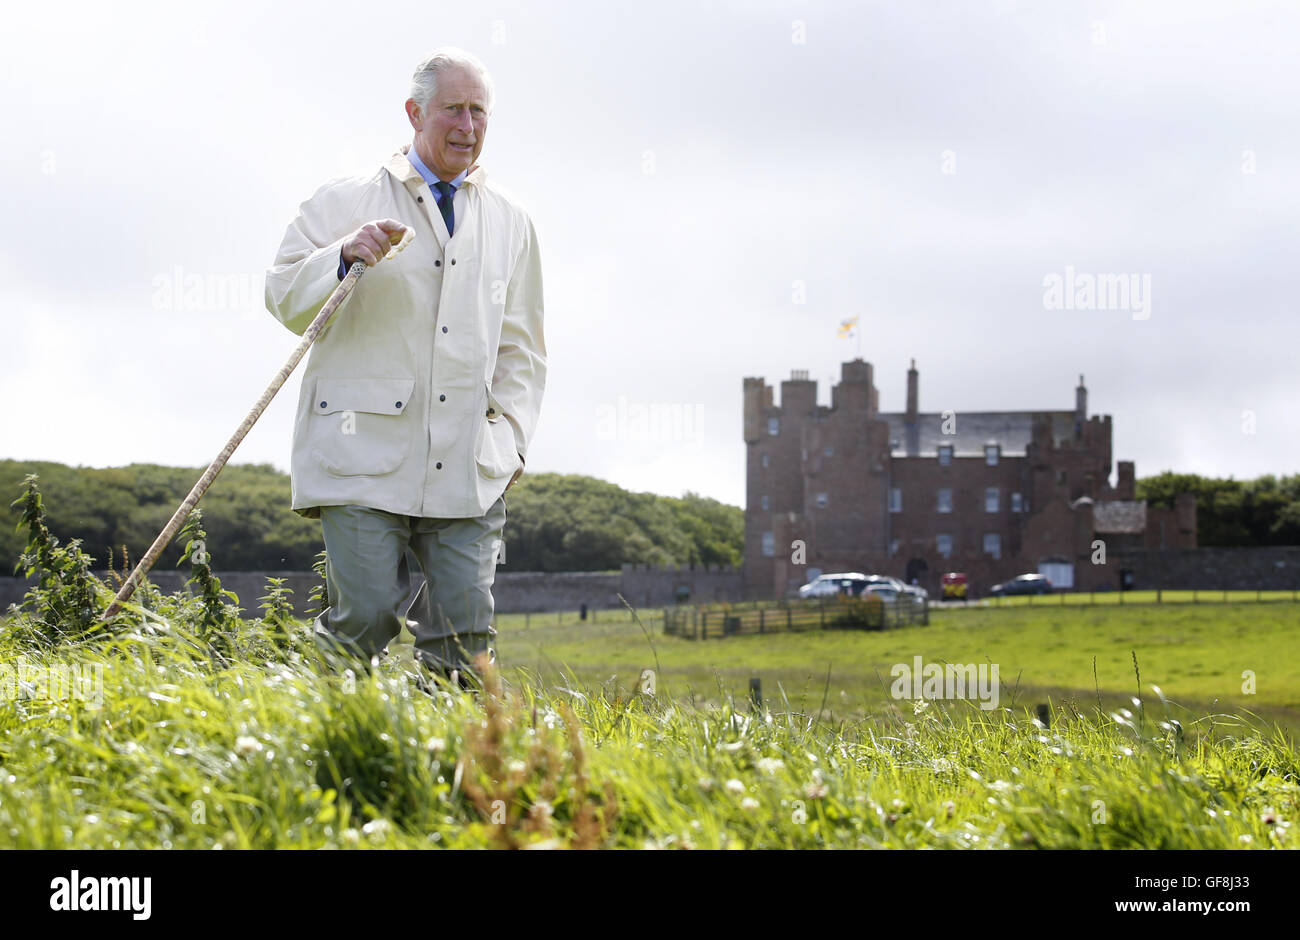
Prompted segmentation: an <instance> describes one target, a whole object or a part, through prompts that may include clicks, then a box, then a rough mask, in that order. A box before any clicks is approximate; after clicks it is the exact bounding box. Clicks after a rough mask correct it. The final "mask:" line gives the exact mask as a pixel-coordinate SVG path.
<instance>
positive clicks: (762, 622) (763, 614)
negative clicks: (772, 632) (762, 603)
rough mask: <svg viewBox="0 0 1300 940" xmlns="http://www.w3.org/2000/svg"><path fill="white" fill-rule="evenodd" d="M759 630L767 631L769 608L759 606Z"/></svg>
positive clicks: (761, 631)
mask: <svg viewBox="0 0 1300 940" xmlns="http://www.w3.org/2000/svg"><path fill="white" fill-rule="evenodd" d="M758 632H759V633H766V632H767V608H766V607H762V608H759V611H758Z"/></svg>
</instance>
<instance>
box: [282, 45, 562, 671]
mask: <svg viewBox="0 0 1300 940" xmlns="http://www.w3.org/2000/svg"><path fill="white" fill-rule="evenodd" d="M491 112H492V83H491V79H490V77H489V76H488V74H487V72H486V70H485V69H484V68H483V65H482V64H481V63H480V62H479V61H478V60H477V59H476V58H474V57H473V56H471V55H469V54H468V53H466V52H463V51H461V50H458V49H450V48H446V49H439V50H437V51H435V52H434V53H433V54H432V55H430V56H429V57H428V58H427V59H426V60H425V61H424V62H422V63H421V64H420V66H419V67H418V68H417V69H416V71H415V75H414V77H413V78H412V81H411V96H410V98H408V99H407V101H406V115H407V118H408V119H409V120H410V123H411V127H412V128H413V129H414V139H413V140H412V143H411V145H410V146H409V147H405V146H404V147H402V148H401V150H400V151H398V152H396V153H394V154H393V156H392V157H391V159H389V161H388V163H387V164H386V165H384V166H383V167H382V168H381V169H379V170H378V171H376V172H375V173H373V174H372V175H370V176H368V177H363V178H354V179H343V180H336V181H332V182H330V183H327V184H325V185H324V186H323V187H321V189H319V190H318V191H317V192H316V194H315V195H313V196H312V197H311V198H310V199H308V200H307V201H306V202H305V203H303V204H302V206H301V207H300V209H299V213H298V217H297V218H296V219H294V221H293V223H292V224H291V225H290V226H289V228H288V230H287V231H286V232H285V236H284V241H283V242H282V243H281V245H280V251H279V254H278V255H277V256H276V259H275V265H274V266H273V267H272V268H271V269H270V270H269V271H268V272H267V277H266V303H267V307H268V309H269V310H270V311H271V312H272V313H273V314H274V315H275V316H276V317H277V318H278V319H279V320H280V321H281V322H282V323H283V324H284V325H285V326H286V327H288V328H289V329H290V330H292V331H294V332H295V333H299V334H301V333H302V332H303V331H304V330H305V329H306V328H307V326H308V324H309V323H310V322H311V320H312V317H314V316H315V315H316V313H318V312H319V311H320V309H321V307H322V306H324V303H325V301H326V299H327V298H328V297H329V295H330V293H331V291H332V290H333V288H334V287H335V286H336V285H337V284H338V282H339V281H340V280H341V279H342V278H343V277H344V276H345V274H346V272H347V269H348V267H349V266H350V265H351V264H352V263H353V262H354V261H356V260H358V259H359V260H361V261H364V262H365V263H366V265H367V266H369V268H370V269H369V270H367V272H366V275H365V277H363V278H362V279H361V281H360V282H358V284H357V287H356V289H355V290H354V291H353V293H352V296H351V297H350V298H349V300H348V302H347V304H346V305H345V306H344V307H343V308H342V309H341V310H340V311H339V312H338V313H337V314H336V315H335V318H334V320H333V321H332V323H331V324H330V327H329V328H328V330H326V332H325V333H324V334H323V335H322V336H321V337H320V339H318V340H317V342H316V344H315V345H314V346H313V348H312V351H311V358H310V360H309V361H308V365H307V370H306V372H305V374H304V375H303V380H302V394H301V396H300V398H299V402H298V416H297V423H296V425H295V427H294V442H293V464H292V470H293V508H294V510H296V511H297V512H299V513H301V514H302V515H305V516H309V517H312V518H316V517H319V518H320V520H321V531H322V534H323V535H324V538H325V550H326V556H327V559H328V560H327V566H326V580H327V584H328V601H329V608H328V609H327V610H326V611H325V612H324V613H322V614H321V616H320V617H319V618H318V619H317V622H316V632H317V636H318V639H320V640H322V641H323V642H325V643H326V644H328V645H340V646H343V647H344V648H346V649H348V650H351V651H353V652H355V653H357V654H359V655H361V656H363V657H365V658H367V659H369V658H370V657H372V656H376V655H381V654H382V653H383V652H384V651H385V649H386V648H387V646H388V644H389V642H390V641H391V640H392V639H393V638H394V637H396V636H397V634H398V631H399V630H400V629H401V626H402V623H403V616H404V611H403V610H402V609H401V608H402V606H403V603H404V601H405V600H406V598H407V596H408V593H409V587H408V585H407V583H406V580H407V579H406V576H407V573H408V568H409V564H408V560H407V559H408V558H410V559H414V560H415V561H417V562H418V564H419V566H420V568H421V569H422V570H423V572H424V575H425V578H426V587H427V593H425V592H423V591H422V593H421V596H420V597H418V598H417V600H416V603H415V604H413V605H412V606H411V610H410V613H409V616H410V618H411V619H410V620H409V621H408V622H409V624H410V625H411V627H412V630H413V632H414V634H415V652H416V657H417V658H418V659H419V661H420V662H421V663H422V664H423V665H424V666H425V667H427V668H428V669H430V670H432V671H435V672H440V673H442V674H443V675H444V676H447V677H448V678H453V679H455V678H458V676H457V673H459V674H460V675H459V678H461V680H462V681H463V677H464V673H465V670H466V669H467V667H469V666H470V665H471V664H472V662H473V660H474V657H476V656H477V655H478V654H480V653H486V654H488V656H489V657H492V656H494V653H493V652H492V650H491V646H490V638H491V636H492V634H493V633H494V632H495V631H494V630H493V628H492V626H491V621H492V613H493V607H494V604H493V598H492V584H493V580H494V578H495V574H496V565H497V562H498V554H499V550H500V549H501V533H502V528H503V526H504V524H505V519H506V507H505V498H504V493H505V491H506V490H508V489H509V488H510V486H512V485H513V484H514V482H515V480H517V479H518V478H519V475H520V474H521V473H522V472H523V465H524V459H525V457H526V456H527V453H528V447H529V445H530V444H531V443H532V438H533V429H534V428H535V427H536V425H537V417H538V413H539V411H540V409H541V403H542V392H543V388H544V386H545V381H546V344H545V340H544V338H543V334H542V270H541V258H540V255H539V252H538V247H537V236H536V233H535V232H534V230H533V224H532V221H531V220H530V219H529V217H528V215H527V214H526V213H525V212H524V210H523V209H522V208H521V207H520V206H519V205H518V204H517V203H516V202H514V201H513V200H512V199H510V198H509V197H508V196H507V195H505V194H504V193H503V192H501V191H500V190H499V189H497V188H496V187H494V186H491V185H489V184H488V182H487V177H486V174H485V173H484V171H483V170H482V168H481V167H479V165H478V163H477V160H478V156H479V153H480V152H481V151H482V149H483V139H484V137H485V136H486V134H487V124H488V117H489V115H490V114H491ZM408 226H409V227H411V228H413V229H414V230H415V236H416V237H415V240H414V241H413V242H412V243H411V246H410V247H409V248H408V249H406V250H405V251H404V252H402V253H401V254H396V255H393V256H392V257H391V258H389V259H385V258H384V255H385V253H386V252H387V251H388V249H389V247H390V246H391V245H393V244H396V242H397V241H398V240H399V239H400V238H401V236H402V235H403V233H404V232H405V230H406V228H407V227H408Z"/></svg>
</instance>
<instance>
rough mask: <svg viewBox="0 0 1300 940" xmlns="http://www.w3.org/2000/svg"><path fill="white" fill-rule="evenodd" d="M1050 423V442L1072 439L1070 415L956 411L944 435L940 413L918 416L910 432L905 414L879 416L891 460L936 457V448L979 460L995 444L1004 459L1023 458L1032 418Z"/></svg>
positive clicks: (1072, 425) (1062, 412)
mask: <svg viewBox="0 0 1300 940" xmlns="http://www.w3.org/2000/svg"><path fill="white" fill-rule="evenodd" d="M1037 416H1042V417H1045V418H1047V419H1049V420H1050V421H1051V423H1052V439H1053V441H1054V442H1055V443H1057V444H1061V443H1063V442H1065V441H1070V440H1073V439H1074V421H1075V414H1074V412H1073V411H959V412H956V414H955V415H953V416H952V417H953V418H954V419H955V424H956V426H955V427H954V428H953V430H954V431H955V433H953V434H944V433H943V425H944V413H942V412H922V413H920V414H918V415H917V416H916V425H915V427H914V429H912V428H909V426H908V424H907V414H906V413H905V412H901V411H897V412H888V413H886V412H881V413H880V417H881V419H883V420H885V421H888V422H889V439H890V441H891V442H893V443H892V446H891V448H890V455H891V456H893V457H937V456H938V454H939V446H940V445H951V446H952V448H953V456H954V457H983V456H984V446H985V445H986V444H999V445H1001V447H1002V453H1003V455H1004V456H1007V457H1023V456H1025V454H1026V452H1027V448H1028V447H1029V443H1030V442H1031V441H1032V440H1033V437H1034V418H1035V417H1037Z"/></svg>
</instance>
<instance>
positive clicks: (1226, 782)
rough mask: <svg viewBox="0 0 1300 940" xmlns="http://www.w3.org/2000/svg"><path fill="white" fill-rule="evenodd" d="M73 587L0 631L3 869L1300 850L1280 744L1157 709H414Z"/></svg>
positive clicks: (296, 652)
mask: <svg viewBox="0 0 1300 940" xmlns="http://www.w3.org/2000/svg"><path fill="white" fill-rule="evenodd" d="M74 561H75V559H74ZM69 570H70V572H71V575H72V576H71V577H70V578H69V580H67V581H58V582H56V581H50V582H49V583H48V584H45V586H44V587H43V588H41V590H44V591H45V592H46V593H45V594H43V595H40V596H38V597H35V598H33V599H31V603H30V604H28V605H25V607H24V608H22V609H17V610H12V611H11V612H10V614H9V616H8V617H7V619H6V620H5V621H4V623H3V624H2V625H0V626H2V629H0V847H3V848H42V849H47V848H90V849H97V848H193V849H247V848H348V849H353V848H355V849H365V848H371V847H400V848H428V847H444V848H471V847H472V848H479V847H493V848H816V847H836V848H1271V847H1292V846H1293V845H1294V844H1295V836H1294V835H1293V826H1292V822H1293V820H1294V819H1295V817H1296V815H1297V811H1298V810H1300V806H1298V805H1297V803H1298V793H1300V760H1298V759H1297V754H1296V752H1295V751H1294V750H1293V749H1292V748H1291V747H1290V746H1289V745H1288V743H1287V742H1286V740H1285V739H1284V738H1283V737H1282V736H1281V735H1280V734H1271V733H1269V732H1267V731H1265V730H1263V728H1262V726H1261V725H1258V724H1252V723H1250V722H1242V721H1239V720H1233V721H1228V720H1227V719H1224V718H1220V717H1215V716H1211V717H1209V718H1204V719H1201V718H1192V717H1191V716H1189V715H1188V714H1186V713H1184V712H1182V711H1181V710H1180V709H1179V708H1177V707H1176V706H1175V705H1173V704H1172V703H1170V702H1167V701H1165V700H1164V699H1163V696H1162V695H1160V693H1159V691H1158V690H1155V689H1152V693H1153V694H1151V695H1148V697H1147V700H1146V701H1140V700H1139V701H1137V702H1136V703H1135V705H1134V709H1135V710H1129V709H1127V708H1125V709H1120V710H1117V711H1115V712H1113V713H1106V712H1104V711H1102V710H1101V709H1100V708H1096V709H1089V710H1087V711H1080V710H1076V709H1067V710H1065V711H1058V712H1057V714H1056V715H1054V716H1052V720H1051V727H1050V728H1048V727H1044V726H1043V725H1042V724H1040V723H1038V722H1037V721H1035V720H1033V719H1031V718H1029V717H1028V716H1025V715H1021V714H1018V713H1016V712H1015V711H1013V710H1012V709H1005V708H1004V709H1000V710H993V711H982V710H980V709H979V708H977V707H975V706H973V705H971V706H965V705H961V704H956V705H946V704H944V703H941V702H927V701H924V700H918V701H916V702H905V703H902V704H901V706H895V707H894V708H893V709H892V710H891V711H890V713H888V714H886V715H883V716H874V717H872V718H869V719H864V720H861V721H856V722H852V723H834V724H833V723H830V722H826V721H822V720H820V719H819V717H818V716H819V715H820V714H822V710H821V709H819V710H818V712H817V713H816V714H805V713H803V711H802V710H801V709H798V708H793V707H791V706H790V705H789V703H788V702H784V700H783V702H784V703H783V705H782V706H781V707H780V708H774V709H770V710H769V709H767V708H762V709H756V708H754V707H753V706H750V705H748V704H747V703H742V704H737V703H736V702H735V701H734V700H731V699H730V698H729V697H728V696H726V695H722V696H719V700H718V701H717V702H716V703H714V704H704V703H701V704H696V703H695V702H694V700H692V701H691V702H687V701H683V700H681V699H678V698H673V697H670V696H668V695H666V694H663V695H661V696H656V695H654V694H649V693H642V692H640V691H637V690H636V689H627V690H625V689H621V688H619V687H618V686H617V685H616V684H612V683H611V684H607V685H605V686H593V685H591V684H583V683H581V682H579V681H578V680H577V678H576V677H575V676H573V675H572V674H571V673H570V674H569V676H568V678H567V679H566V680H563V681H561V682H558V683H553V684H550V685H548V684H545V683H543V682H541V681H540V680H539V679H538V678H537V676H536V675H532V674H529V673H527V672H523V671H520V672H518V673H516V674H512V677H511V680H510V682H509V684H506V683H505V682H503V680H502V678H501V677H500V676H499V675H497V674H496V672H495V671H494V670H493V669H491V668H487V669H485V670H484V688H483V690H482V692H481V693H480V694H478V695H474V694H471V693H467V692H461V691H459V690H452V689H450V688H438V689H435V690H433V691H431V692H426V691H422V686H421V685H420V684H419V683H418V682H417V681H416V677H414V676H413V675H410V674H408V672H407V668H408V666H406V665H403V664H402V663H401V662H399V661H398V660H396V658H393V657H390V658H389V659H387V660H386V661H383V662H378V663H370V664H363V663H350V662H348V661H345V660H337V659H332V658H328V657H326V656H324V655H323V654H320V653H318V652H317V651H316V649H315V647H314V645H313V644H311V643H310V641H309V637H308V633H307V628H306V626H305V625H304V624H302V623H301V622H298V621H294V620H292V619H290V618H288V617H287V615H286V613H285V611H286V609H287V600H286V598H285V596H284V594H283V591H282V590H280V589H279V587H280V586H277V585H275V584H272V585H270V586H269V588H268V593H267V596H266V598H264V600H263V605H262V609H263V611H264V616H263V617H262V618H261V619H260V620H241V619H239V618H238V617H237V616H235V615H234V614H232V610H234V607H233V605H232V604H229V603H227V601H228V600H229V598H225V597H224V596H223V595H221V594H220V593H218V592H219V591H220V588H219V585H214V584H210V583H206V582H204V581H203V579H202V578H199V579H198V580H197V581H196V588H198V595H197V596H193V597H191V596H190V595H188V594H177V595H171V596H166V597H164V596H162V595H161V594H159V593H158V592H157V591H156V590H151V589H146V590H145V592H144V597H145V600H146V601H147V603H148V604H149V609H148V611H146V610H145V609H144V608H143V607H141V606H139V605H132V606H130V607H128V609H127V612H126V613H124V614H123V615H122V616H120V617H119V618H117V619H116V620H115V621H114V622H113V624H112V625H110V626H109V627H107V628H94V629H87V628H85V625H84V622H83V623H82V625H81V626H79V627H78V629H77V630H75V631H70V630H64V629H62V628H61V625H60V624H59V623H58V622H57V621H56V620H51V619H50V618H51V617H53V616H54V614H52V613H51V612H52V611H54V612H57V610H58V609H59V608H58V607H57V604H59V603H62V602H63V600H64V599H66V598H67V597H71V598H73V601H74V606H73V608H72V609H73V610H74V612H75V616H77V617H85V612H84V611H83V610H81V609H80V607H78V606H77V605H82V606H84V604H85V603H89V604H90V605H91V607H92V608H97V609H100V610H102V608H103V606H104V605H106V604H107V600H108V596H109V595H110V594H111V591H109V590H108V589H107V588H105V587H104V586H103V585H97V584H89V583H88V582H82V581H80V580H79V578H80V577H81V569H80V567H79V566H78V565H77V564H72V565H71V567H70V569H69ZM87 589H89V592H90V593H89V595H86V593H85V592H86V590H87ZM86 596H89V597H90V598H91V600H90V601H85V600H84V599H85V597H86ZM205 599H206V603H205ZM92 619H93V618H92ZM646 639H647V640H648V641H650V642H648V643H647V648H646V650H645V658H646V660H647V664H649V663H650V662H652V661H653V658H654V656H655V655H656V650H655V649H654V647H653V641H652V640H650V637H649V635H647V637H646ZM68 674H72V675H79V676H83V677H85V676H98V677H102V678H101V680H100V681H99V682H98V683H96V686H95V687H94V688H90V689H87V688H86V687H84V686H78V687H76V688H74V689H69V688H67V687H61V686H60V684H59V683H57V682H55V681H53V680H54V677H56V676H59V675H68ZM1135 681H1136V683H1137V686H1138V689H1139V693H1138V694H1139V696H1141V695H1142V692H1141V691H1140V690H1141V688H1142V685H1141V677H1140V676H1139V675H1136V674H1135ZM642 687H644V686H642ZM660 691H661V692H662V689H661V690H660ZM823 704H824V703H823Z"/></svg>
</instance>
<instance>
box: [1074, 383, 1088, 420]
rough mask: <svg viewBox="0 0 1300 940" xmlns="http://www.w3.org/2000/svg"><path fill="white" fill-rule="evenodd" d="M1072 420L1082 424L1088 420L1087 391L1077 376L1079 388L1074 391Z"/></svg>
mask: <svg viewBox="0 0 1300 940" xmlns="http://www.w3.org/2000/svg"><path fill="white" fill-rule="evenodd" d="M1074 420H1075V421H1077V422H1079V423H1080V424H1082V423H1083V422H1085V421H1087V420H1088V389H1087V388H1086V387H1085V386H1084V384H1083V375H1082V374H1081V375H1080V376H1079V387H1078V388H1076V389H1075V390H1074Z"/></svg>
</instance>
